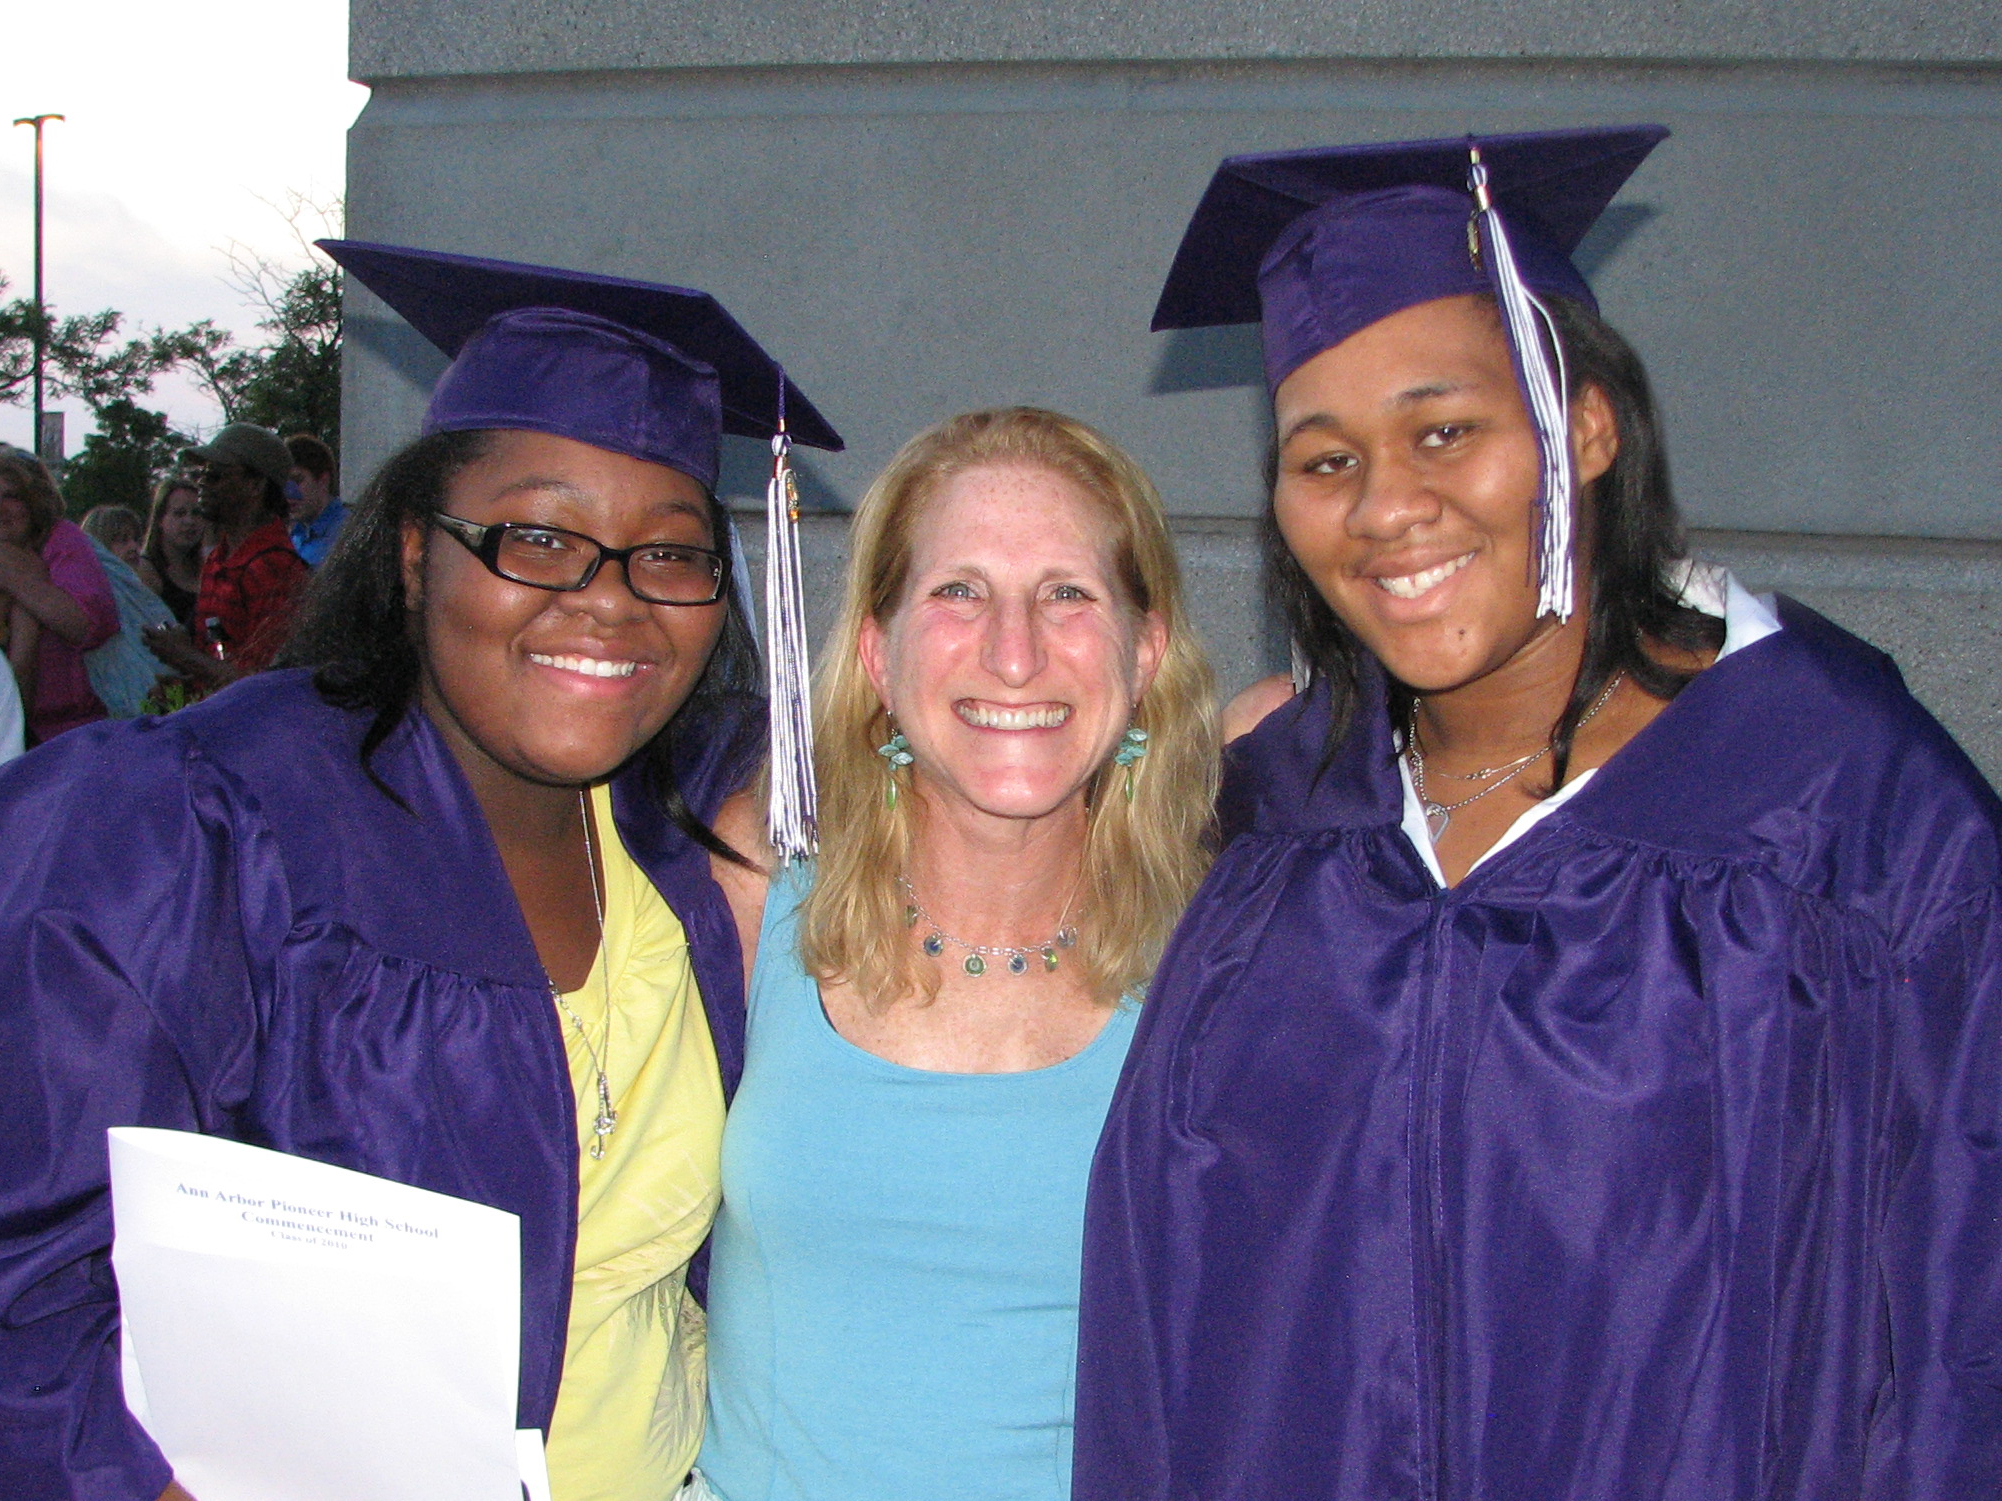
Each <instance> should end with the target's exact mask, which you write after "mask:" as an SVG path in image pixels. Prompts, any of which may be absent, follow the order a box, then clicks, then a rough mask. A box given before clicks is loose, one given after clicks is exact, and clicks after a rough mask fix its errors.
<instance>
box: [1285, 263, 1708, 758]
mask: <svg viewBox="0 0 2002 1501" xmlns="http://www.w3.org/2000/svg"><path fill="white" fill-rule="evenodd" d="M1546 302H1547V305H1548V306H1549V309H1550V315H1551V321H1552V322H1553V323H1554V324H1555V325H1556V327H1557V338H1558V340H1559V342H1560V343H1561V344H1562V346H1563V350H1564V361H1565V366H1566V369H1567V371H1568V372H1569V378H1570V393H1571V395H1572V396H1573V397H1574V398H1575V397H1576V396H1577V395H1578V393H1579V392H1580V391H1581V390H1583V389H1584V388H1585V387H1587V386H1596V387H1597V388H1598V389H1599V390H1600V391H1602V392H1604V393H1605V396H1606V399H1607V401H1608V402H1609V403H1611V405H1612V408H1613V418H1614V422H1615V424H1616V426H1617V429H1618V432H1619V437H1620V446H1619V453H1618V454H1617V455H1616V456H1615V458H1614V460H1613V464H1612V467H1611V468H1610V469H1608V470H1607V471H1606V472H1605V473H1604V474H1603V475H1601V476H1600V477H1599V478H1598V479H1597V480H1595V481H1594V482H1593V484H1592V487H1591V489H1590V491H1589V492H1587V493H1586V495H1585V496H1584V497H1583V500H1584V503H1586V504H1589V505H1590V506H1591V507H1592V508H1593V523H1594V525H1593V542H1592V560H1591V575H1590V579H1589V582H1588V591H1589V595H1590V599H1589V604H1588V614H1587V619H1586V632H1585V655H1584V659H1583V660H1582V661H1581V662H1580V664H1579V668H1578V678H1577V681H1576V682H1574V683H1573V684H1572V685H1571V697H1570V699H1569V701H1568V702H1567V703H1566V704H1565V705H1564V712H1563V713H1562V714H1561V715H1559V716H1558V719H1557V722H1556V724H1555V725H1553V726H1552V727H1551V742H1550V743H1551V757H1550V763H1551V764H1550V771H1551V780H1550V785H1549V787H1547V788H1546V789H1544V792H1543V793H1542V794H1541V795H1542V796H1546V797H1547V796H1549V794H1550V793H1551V792H1554V791H1556V790H1557V788H1559V787H1561V786H1563V785H1564V776H1565V772H1566V771H1567V769H1568V768H1569V765H1570V760H1571V742H1572V738H1573V736H1574V735H1575V734H1576V733H1577V730H1578V722H1579V720H1580V719H1581V718H1583V716H1584V714H1585V712H1586V710H1587V709H1588V708H1589V707H1590V706H1591V704H1592V702H1593V700H1594V699H1596V698H1597V697H1598V695H1599V693H1600V691H1601V690H1602V689H1604V687H1605V686H1606V684H1607V683H1608V682H1610V681H1611V680H1612V677H1613V674H1615V673H1617V672H1624V673H1625V674H1626V675H1627V676H1628V677H1630V678H1632V679H1633V680H1634V682H1635V683H1636V684H1638V685H1639V686H1640V687H1641V689H1642V690H1643V691H1645V692H1647V693H1650V694H1652V695H1654V697H1656V698H1661V699H1671V698H1674V697H1675V695H1676V694H1678V693H1680V692H1681V691H1682V690H1683V688H1685V687H1686V686H1687V685H1688V684H1689V681H1690V679H1691V678H1692V677H1694V676H1695V674H1694V673H1690V672H1683V671H1679V670H1677V669H1675V668H1672V667H1667V666H1664V665H1663V664H1662V663H1660V662H1659V661H1657V660H1656V659H1655V658H1654V657H1653V656H1652V655H1650V653H1649V650H1648V647H1649V644H1650V643H1655V644H1658V645H1660V646H1666V647H1669V648H1671V649H1673V650H1675V651H1678V652H1684V653H1692V654H1693V653H1697V652H1701V651H1706V650H1707V651H1713V652H1714V651H1716V650H1717V649H1718V648H1719V647H1721V646H1722V645H1723V643H1724V626H1723V622H1721V621H1719V620H1718V619H1717V618H1716V617H1714V616H1711V615H1706V614H1704V613H1703V612H1702V611H1701V610H1696V609H1692V608H1690V607H1689V606H1688V605H1685V604H1683V603H1682V602H1681V601H1680V600H1679V599H1678V598H1677V586H1678V585H1679V583H1680V580H1679V579H1674V578H1672V577H1671V576H1670V570H1671V569H1672V568H1673V567H1674V565H1675V563H1676V562H1677V561H1679V560H1680V559H1681V558H1682V557H1683V556H1684V547H1683V537H1682V521H1681V518H1680V516H1679V515H1678V514H1677V512H1676V509H1675V497H1674V493H1673V491H1672V490H1671V489H1670V487H1669V480H1668V454H1667V452H1666V450H1665V449H1664V448H1663V446H1662V441H1661V423H1660V421H1659V419H1658V418H1657V417H1656V416H1655V409H1654V395H1653V393H1652V391H1651V390H1650V389H1649V386H1648V378H1647V370H1646V369H1645V367H1643V366H1642V364H1641V359H1640V356H1639V355H1638V354H1636V353H1635V352H1634V350H1633V346H1632V345H1630V344H1628V343H1627V341H1626V340H1625V339H1623V338H1622V337H1621V336H1620V335H1619V333H1618V332H1617V331H1615V330H1614V329H1613V328H1612V326H1611V325H1610V324H1608V323H1607V322H1606V321H1605V320H1604V319H1603V318H1601V317H1599V315H1598V314H1597V313H1594V312H1593V311H1592V310H1591V309H1590V308H1587V307H1586V306H1585V305H1584V304H1583V303H1580V302H1576V301H1573V300H1572V299H1570V298H1566V297H1552V298H1548V299H1546ZM1278 465H1279V456H1278V451H1277V449H1276V447H1275V448H1274V449H1272V450H1271V451H1269V452H1268V454H1267V456H1266V473H1265V480H1266V485H1265V488H1266V497H1267V500H1266V506H1265V518H1264V527H1263V533H1264V544H1265V562H1266V576H1267V578H1268V579H1269V580H1270V582H1271V587H1272V590H1273V593H1274V596H1275V598H1276V602H1277V603H1278V605H1279V607H1280V608H1281V609H1282V610H1283V611H1284V613H1285V616H1286V622H1287V624H1288V625H1289V626H1290V627H1291V628H1292V632H1293V639H1294V640H1295V641H1296V642H1298V643H1299V646H1300V649H1301V650H1302V651H1303V652H1304V653H1305V654H1306V657H1307V660H1308V662H1309V663H1310V664H1311V666H1312V668H1313V671H1314V673H1315V674H1316V675H1318V676H1320V677H1321V678H1323V679H1325V680H1326V682H1327V684H1328V689H1329V694H1330V699H1331V702H1332V705H1333V709H1334V714H1333V727H1332V730H1331V732H1330V736H1329V742H1328V748H1329V755H1330V757H1332V755H1333V752H1334V748H1335V747H1336V746H1337V745H1339V744H1340V742H1341V739H1342V736H1343V735H1344V734H1345V733H1346V732H1347V729H1348V725H1349V720H1350V718H1351V717H1352V716H1353V715H1354V713H1355V710H1356V707H1357V703H1358V700H1359V697H1360V694H1361V691H1362V687H1361V685H1362V681H1363V675H1362V664H1363V661H1364V659H1365V657H1366V656H1367V655H1368V652H1367V648H1365V647H1364V646H1363V644H1362V643H1361V642H1360V641H1358V640H1357V639H1356V637H1355V635H1354V634H1353V633H1352V632H1351V631H1350V630H1349V628H1348V627H1347V626H1345V625H1343V624H1342V622H1341V621H1340V619H1339V618H1337V617H1336V615H1335V612H1334V611H1333V610H1331V609H1329V608H1328V602H1327V601H1326V600H1325V599H1323V598H1322V597H1321V592H1320V591H1319V590H1318V589H1316V588H1315V587H1314V581H1313V580H1312V579H1310V578H1309V577H1308V576H1307V572H1306V570H1305V569H1303V568H1302V567H1301V566H1300V564H1299V562H1298V560H1297V559H1295V558H1294V556H1293V554H1292V553H1291V552H1290V551H1289V550H1288V549H1287V546H1286V539H1285V538H1284V537H1282V536H1280V534H1279V524H1278V521H1277V518H1276V517H1275V515H1274V512H1273V508H1272V501H1271V496H1272V492H1273V490H1274V488H1275V487H1276V485H1277V483H1278V476H1279V468H1278ZM1387 691H1388V695H1389V709H1390V712H1391V715H1392V719H1393V722H1401V721H1402V719H1403V716H1404V715H1405V714H1407V713H1408V712H1409V711H1410V708H1411V702H1412V694H1411V691H1410V690H1409V689H1408V688H1406V687H1404V686H1403V685H1402V684H1400V683H1398V682H1396V681H1394V680H1391V681H1389V682H1388V687H1387Z"/></svg>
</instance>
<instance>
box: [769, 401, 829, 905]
mask: <svg viewBox="0 0 2002 1501" xmlns="http://www.w3.org/2000/svg"><path fill="white" fill-rule="evenodd" d="M765 629H766V641H765V689H766V694H767V698H768V701H769V703H768V707H769V712H770V714H771V730H772V737H771V738H772V763H771V812H770V814H769V816H768V818H767V821H766V826H765V834H766V838H767V839H769V840H770V842H771V846H772V849H773V851H774V852H775V853H776V854H777V855H778V857H779V858H780V859H781V860H783V861H784V862H785V863H786V864H788V865H790V864H791V863H792V862H793V861H795V860H806V859H811V858H812V857H813V855H814V854H815V853H817V852H818V850H819V848H820V842H819V829H818V804H819V798H818V795H817V792H816V790H815V787H814V780H813V703H812V698H811V694H810V691H809V688H808V676H807V646H806V590H805V584H804V581H803V579H802V577H801V571H800V561H799V486H798V484H797V482H796V481H795V480H794V479H793V472H792V439H791V438H790V437H789V436H787V434H786V430H785V424H784V418H783V417H781V418H780V425H779V430H778V432H777V433H776V434H775V435H773V438H772V478H771V483H770V484H768V485H766V486H765Z"/></svg>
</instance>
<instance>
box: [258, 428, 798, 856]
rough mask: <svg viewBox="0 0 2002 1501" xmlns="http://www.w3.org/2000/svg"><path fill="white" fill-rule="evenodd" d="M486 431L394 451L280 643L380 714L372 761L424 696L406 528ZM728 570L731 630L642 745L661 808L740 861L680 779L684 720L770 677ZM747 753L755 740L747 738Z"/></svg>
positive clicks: (713, 513)
mask: <svg viewBox="0 0 2002 1501" xmlns="http://www.w3.org/2000/svg"><path fill="white" fill-rule="evenodd" d="M492 442H493V435H492V434H491V433H488V432H452V433H433V434H432V435H431V436H429V437H426V438H420V439H418V440H417V441H416V442H415V443H412V444H411V445H409V446H408V447H407V448H404V449H402V450H401V451H400V452H398V453H396V454H395V455H393V456H392V457H391V458H390V459H389V461H388V462H387V463H385V464H384V465H383V466H382V468H381V469H380V470H379V471H378V472H377V474H376V476H375V478H374V479H373V480H372V481H370V483H369V486H368V489H367V490H365V491H364V492H363V493H362V497H361V499H360V500H358V501H357V502H355V504H354V506H353V508H352V509H351V510H350V512H349V514H348V518H347V520H346V521H345V522H344V523H343V524H342V526H341V530H340V532H339V534H338V537H337V539H336V541H335V543H334V546H333V550H332V551H331V552H329V553H328V555H327V558H326V561H325V562H323V563H322V564H321V565H320V566H319V568H318V569H316V570H315V571H314V574H313V579H312V583H311V584H310V586H309V587H308V589H307V592H306V595H305V598H304V599H303V600H302V602H301V604H300V607H299V614H298V618H297V621H296V623H295V624H294V626H293V629H292V634H291V637H290V639H289V640H288V641H287V642H286V644H285V648H284V650H283V651H282V652H280V653H279V656H278V660H277V663H276V665H277V666H280V667H310V668H312V669H314V671H313V686H314V687H315V688H317V689H318V690H319V692H320V696H321V697H322V698H324V699H326V700H327V702H328V703H330V704H333V705H335V706H336V707H338V708H343V709H358V710H367V711H370V712H371V713H373V715H374V719H373V720H372V721H371V722H370V724H369V727H368V731H367V733H366V734H365V735H363V737H362V743H361V758H362V765H363V766H364V768H368V767H369V763H370V758H371V757H372V756H373V755H374V754H375V752H376V750H377V749H378V748H379V747H380V746H381V745H382V742H383V741H384V740H385V739H386V738H387V737H388V736H389V733H390V732H391V731H392V730H394V729H395V728H396V726H397V725H398V724H399V723H401V722H402V720H403V717H404V715H405V714H407V713H409V712H410V708H411V705H412V704H413V703H415V702H416V699H417V692H418V683H419V680H420V678H421V675H422V661H421V658H420V656H419V652H418V646H417V639H416V634H415V632H414V631H413V630H412V629H411V624H410V620H409V611H408V607H407V605H406V602H405V600H404V596H403V527H404V523H405V522H412V521H414V522H416V523H417V524H419V525H420V526H428V525H429V524H430V521H431V518H432V517H434V516H436V515H437V514H438V512H439V510H440V508H441V507H442V506H443V504H444V499H445V491H446V489H447V488H448V487H449V486H450V484H451V482H452V480H453V479H454V478H455V477H456V476H457V475H458V474H459V472H460V471H461V470H463V469H465V468H466V467H467V466H468V465H469V464H472V463H475V462H476V461H478V460H479V459H480V458H482V457H483V456H485V454H486V453H487V452H488V451H489V449H490V448H491V446H492ZM709 524H710V534H711V536H712V537H715V538H717V539H718V540H719V541H720V540H721V539H722V538H724V537H726V536H727V535H728V531H729V521H728V518H727V517H726V516H725V515H724V513H723V508H722V507H721V506H720V505H719V504H718V503H717V501H716V498H715V497H714V496H713V495H711V496H710V497H709ZM728 585H729V579H728V576H727V575H726V577H725V591H724V597H725V599H726V600H727V605H726V609H727V614H726V615H725V617H724V624H723V634H722V636H721V638H720V639H719V640H718V641H717V643H716V649H715V650H714V651H713V652H712V653H711V654H710V657H709V662H708V665H707V666H706V667H705V668H704V669H703V672H702V676H701V677H700V678H698V679H697V680H696V683H695V687H694V690H693V691H692V692H691V693H690V695H689V698H688V701H687V702H686V703H685V704H683V705H682V706H681V709H680V710H679V711H678V712H677V713H676V714H675V716H674V717H673V718H672V719H670V720H669V721H668V723H667V724H666V725H665V726H664V727H663V728H662V729H661V731H660V733H659V734H657V735H656V736H654V738H653V739H652V740H651V741H649V742H648V743H647V745H646V746H645V747H644V748H643V749H642V750H641V751H640V752H639V759H641V760H642V761H643V762H644V764H645V765H646V767H647V769H648V773H649V775H648V778H647V780H648V785H649V786H650V787H651V789H652V791H653V794H654V796H655V798H656V799H657V800H658V801H659V803H660V807H661V811H662V812H663V813H665V814H666V815H667V817H668V818H669V819H670V820H671V821H672V822H673V823H674V824H675V825H676V826H677V827H678V828H680V829H681V830H682V832H683V833H685V834H687V835H688V836H689V838H691V839H693V840H694V841H695V842H696V843H697V844H699V845H701V846H702V847H703V848H704V849H707V850H710V851H712V852H713V853H716V854H718V855H721V856H723V857H724V858H726V859H730V860H741V857H740V856H739V855H738V854H737V852H736V851H735V850H733V849H731V848H730V847H729V845H727V844H726V843H724V842H723V840H722V839H720V838H719V837H718V836H717V835H716V833H715V832H714V831H713V830H712V829H710V828H709V826H708V825H707V824H706V823H704V822H703V821H702V820H701V819H700V818H698V817H696V815H695V813H694V811H693V810H692V809H691V808H690V807H689V806H688V802H687V799H686V798H684V797H683V796H682V794H681V792H680V790H679V788H678V786H677V784H676V779H675V766H676V763H677V760H678V759H679V757H678V756H677V754H676V743H675V736H676V732H677V730H680V731H684V732H685V731H688V730H690V729H691V728H692V727H694V726H696V725H698V724H702V725H706V724H707V723H708V722H709V721H710V720H711V718H712V712H713V711H715V710H717V709H719V708H720V707H722V703H723V701H724V700H726V699H729V698H742V697H745V696H749V695H752V694H755V693H756V692H757V691H758V689H759V685H760V683H761V680H762V674H761V671H760V667H759V658H758V646H757V640H756V637H755V636H754V635H753V634H752V631H751V626H750V622H749V621H747V620H746V619H745V618H744V614H743V611H742V609H741V608H740V607H739V605H738V600H737V596H736V592H735V591H734V590H733V589H731V588H729V586H728ZM714 718H715V722H716V723H717V724H735V725H737V726H738V728H737V729H736V730H735V731H734V733H739V734H744V735H746V736H747V737H748V736H749V735H752V734H755V732H756V731H755V723H756V716H750V723H749V725H748V726H747V725H746V723H745V717H744V716H741V715H727V714H718V715H715V716H714ZM744 751H745V755H746V757H747V758H748V757H749V755H750V748H749V746H748V745H747V746H746V747H744ZM369 780H370V781H372V782H374V783H375V784H376V786H377V787H378V788H380V789H381V790H382V792H383V793H384V795H385V796H387V797H390V798H391V799H393V800H395V801H397V802H399V803H400V802H401V801H402V800H401V799H400V798H397V797H396V794H395V793H394V792H392V791H391V790H390V789H389V788H388V787H387V786H385V785H384V784H383V783H382V781H381V780H380V779H379V778H377V777H376V775H375V773H374V771H373V769H369Z"/></svg>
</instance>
